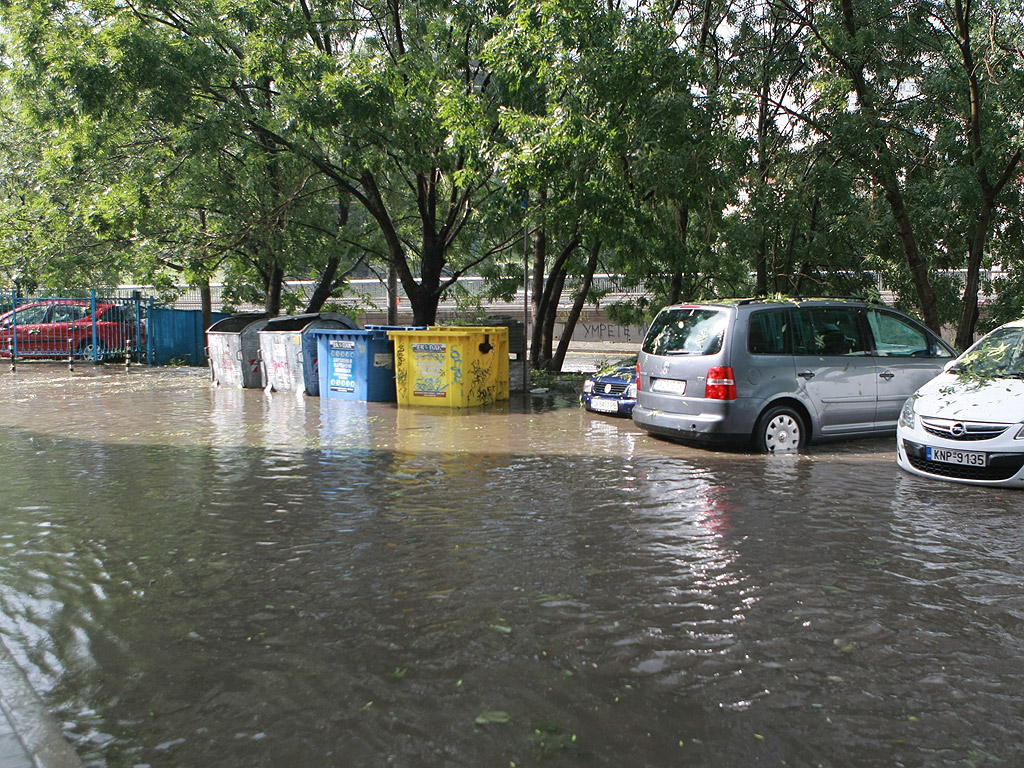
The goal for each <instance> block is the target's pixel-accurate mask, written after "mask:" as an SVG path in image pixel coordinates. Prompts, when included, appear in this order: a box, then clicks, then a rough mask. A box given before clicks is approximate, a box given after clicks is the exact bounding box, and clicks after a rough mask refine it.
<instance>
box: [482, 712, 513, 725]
mask: <svg viewBox="0 0 1024 768" xmlns="http://www.w3.org/2000/svg"><path fill="white" fill-rule="evenodd" d="M511 719H512V718H511V717H509V715H508V712H502V711H501V710H500V709H492V710H487V711H485V712H481V713H480V714H479V715H477V716H476V721H475V722H476V724H477V725H490V724H492V723H507V722H508V721H509V720H511Z"/></svg>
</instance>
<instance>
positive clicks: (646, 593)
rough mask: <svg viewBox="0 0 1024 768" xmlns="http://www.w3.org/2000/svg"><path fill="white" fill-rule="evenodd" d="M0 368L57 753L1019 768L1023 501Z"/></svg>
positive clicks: (13, 643)
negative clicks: (58, 732) (64, 744)
mask: <svg viewBox="0 0 1024 768" xmlns="http://www.w3.org/2000/svg"><path fill="white" fill-rule="evenodd" d="M0 383H2V386H0V425H2V426H0V450H2V452H3V461H4V464H5V467H6V472H5V482H4V483H3V484H2V486H0V505H2V508H3V510H4V515H3V516H2V517H0V637H2V639H3V641H4V643H5V644H6V645H7V647H8V648H9V649H10V651H11V656H12V658H13V659H14V661H15V662H17V664H18V666H19V667H20V669H22V670H24V673H25V675H26V676H27V678H28V681H29V682H30V683H31V685H32V687H33V688H34V689H35V690H36V691H37V692H38V693H39V695H40V696H41V697H42V699H43V700H44V701H45V702H46V705H47V707H48V708H49V709H50V711H51V712H52V713H53V717H54V718H55V719H56V722H57V723H58V724H59V725H60V727H61V728H62V730H63V731H64V733H65V735H66V737H67V739H68V740H69V741H70V743H72V744H73V745H74V747H75V749H76V750H77V752H78V754H79V755H81V756H82V758H83V760H84V761H85V763H86V764H87V765H89V766H110V767H111V768H121V767H122V766H151V767H152V768H158V767H162V766H179V765H187V766H205V765H217V766H227V767H228V768H232V767H234V766H239V767H241V766H246V767H249V766H263V765H266V766H280V765H345V766H348V765H367V766H369V765H398V766H426V765H431V766H433V765H445V766H449V765H450V766H483V765H488V766H509V765H516V766H526V765H544V766H547V765H552V766H560V765H570V764H572V765H576V764H579V763H580V762H584V763H589V764H597V765H615V766H622V765H629V766H675V765H686V766H716V767H717V766H732V765H735V766H754V765H766V766H782V765H793V766H816V765H823V766H946V765H958V766H959V765H962V766H981V765H993V766H995V765H1000V766H1002V765H1018V764H1021V763H1022V761H1024V744H1022V739H1021V737H1020V734H1021V733H1022V732H1024V710H1022V708H1021V706H1020V703H1019V695H1018V692H1019V690H1020V689H1021V686H1022V683H1024V653H1022V650H1024V648H1022V646H1024V563H1022V562H1021V558H1020V551H1021V548H1022V544H1024V533H1022V529H1021V526H1020V521H1019V519H1018V518H1019V515H1020V511H1021V509H1022V508H1024V505H1022V499H1024V496H1021V494H1019V493H1014V492H1011V491H1004V490H990V489H977V488H970V487H967V486H959V485H955V484H950V483H935V482H931V481H926V480H923V479H918V478H914V477H910V476H907V475H905V474H903V473H901V472H900V470H899V469H898V468H897V467H896V465H895V461H894V457H893V447H892V443H891V439H885V440H871V441H859V442H852V443H845V444H836V445H828V446H821V447H817V448H814V449H812V450H810V451H808V452H807V453H806V454H804V455H800V456H774V457H767V456H757V455H748V454H742V453H724V452H712V451H705V450H700V449H696V448H691V447H686V446H681V445H676V444H672V443H668V442H664V441H660V440H655V439H652V438H650V437H648V436H646V435H644V434H642V433H640V432H639V431H638V430H636V429H635V428H634V427H633V425H632V423H631V422H629V421H628V420H619V419H614V418H609V417H603V416H598V415H593V414H588V413H586V412H584V411H582V410H581V409H579V408H578V407H577V406H575V405H574V404H573V403H572V401H571V398H561V399H560V398H558V397H553V396H541V397H530V398H526V399H519V400H516V401H513V402H511V403H508V404H500V405H496V406H493V407H488V408H482V409H467V410H465V411H455V412H448V411H447V410H445V409H399V408H397V407H395V406H393V405H387V404H365V403H347V402H341V401H319V400H315V399H310V398H302V397H296V396H294V395H283V396H282V395H272V396H268V395H265V394H264V393H262V392H259V391H239V390H224V389H215V388H211V387H210V386H209V384H208V382H207V380H206V379H205V377H204V376H203V373H202V372H201V371H191V370H187V369H171V370H162V371H153V370H146V369H135V370H133V371H132V372H131V373H129V374H124V372H123V371H121V370H118V369H114V368H111V369H99V370H94V369H89V370H83V371H75V373H74V374H69V373H68V372H67V371H66V370H62V369H60V368H58V367H54V366H24V367H21V368H19V370H18V372H17V373H16V374H8V373H5V374H3V375H0ZM5 768H6V767H5Z"/></svg>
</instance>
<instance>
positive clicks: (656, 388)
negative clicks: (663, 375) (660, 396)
mask: <svg viewBox="0 0 1024 768" xmlns="http://www.w3.org/2000/svg"><path fill="white" fill-rule="evenodd" d="M651 392H667V393H668V394H670V395H684V394H686V382H685V381H679V380H678V379H654V381H652V382H651Z"/></svg>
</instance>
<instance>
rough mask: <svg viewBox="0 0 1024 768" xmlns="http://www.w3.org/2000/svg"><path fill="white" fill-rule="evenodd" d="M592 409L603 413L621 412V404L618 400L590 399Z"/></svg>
mask: <svg viewBox="0 0 1024 768" xmlns="http://www.w3.org/2000/svg"><path fill="white" fill-rule="evenodd" d="M590 407H591V408H592V409H593V410H595V411H600V412H601V413H618V412H619V402H618V401H617V400H605V399H604V398H603V397H592V398H590Z"/></svg>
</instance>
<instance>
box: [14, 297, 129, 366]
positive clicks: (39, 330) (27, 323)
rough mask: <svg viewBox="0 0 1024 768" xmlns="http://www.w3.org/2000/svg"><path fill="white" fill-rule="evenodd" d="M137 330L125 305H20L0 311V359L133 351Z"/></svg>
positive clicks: (73, 302)
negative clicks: (3, 311) (14, 308)
mask: <svg viewBox="0 0 1024 768" xmlns="http://www.w3.org/2000/svg"><path fill="white" fill-rule="evenodd" d="M137 338H138V334H137V333H136V325H135V321H134V320H133V319H132V313H131V311H130V309H129V308H128V307H125V306H124V305H121V304H113V303H110V302H96V316H95V318H94V317H93V315H92V304H91V302H89V301H87V300H85V299H54V300H52V301H37V302H33V303H31V304H25V305H23V306H20V307H18V308H17V309H16V310H10V311H8V312H5V313H3V314H2V315H0V357H11V355H12V353H13V354H15V355H16V356H17V357H68V356H70V355H72V354H74V355H75V356H76V357H81V358H85V359H87V360H91V359H94V358H95V359H97V360H103V359H104V358H106V357H108V356H110V355H122V356H123V355H125V354H126V353H128V352H129V351H130V349H134V348H135V345H136V340H137Z"/></svg>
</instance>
